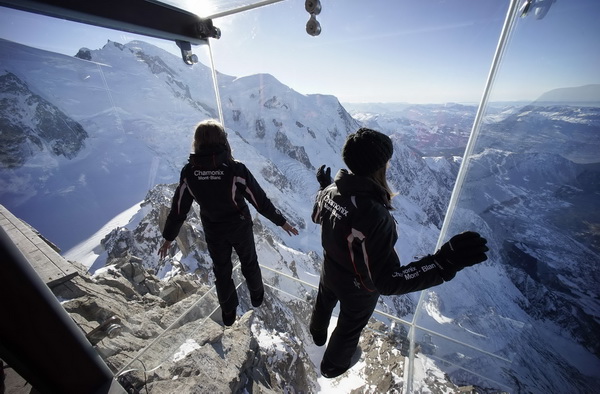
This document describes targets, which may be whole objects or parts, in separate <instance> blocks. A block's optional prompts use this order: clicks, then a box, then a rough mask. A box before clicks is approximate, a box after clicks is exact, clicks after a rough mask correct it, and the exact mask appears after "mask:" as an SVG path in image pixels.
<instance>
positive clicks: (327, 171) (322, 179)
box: [317, 164, 332, 189]
mask: <svg viewBox="0 0 600 394" xmlns="http://www.w3.org/2000/svg"><path fill="white" fill-rule="evenodd" d="M317 181H319V185H320V186H321V189H325V188H326V187H327V186H329V185H331V182H332V181H331V167H327V168H325V164H323V165H322V166H321V167H319V169H318V170H317Z"/></svg>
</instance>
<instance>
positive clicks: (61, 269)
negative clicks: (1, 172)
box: [0, 205, 77, 288]
mask: <svg viewBox="0 0 600 394" xmlns="http://www.w3.org/2000/svg"><path fill="white" fill-rule="evenodd" d="M0 226H2V228H3V229H4V231H6V233H7V234H8V236H9V237H10V239H11V240H12V241H13V242H14V243H15V245H17V248H19V250H20V251H21V253H23V255H24V256H25V258H27V260H28V261H29V263H30V264H31V266H32V267H33V268H34V269H35V271H36V272H37V273H38V275H39V276H40V278H42V280H43V281H44V283H46V285H48V287H50V288H52V287H54V286H56V285H58V284H60V283H63V282H65V281H68V280H69V279H71V278H73V277H74V276H75V275H77V270H76V269H75V268H74V267H73V266H72V265H71V263H69V262H68V261H67V260H65V259H64V258H63V257H62V256H61V255H60V254H59V253H58V251H57V250H55V249H54V248H53V247H52V246H51V245H50V243H49V242H48V241H46V240H45V239H44V238H43V237H42V236H40V234H39V233H38V232H36V231H35V230H34V229H33V228H32V227H31V226H29V225H28V224H26V223H25V222H23V221H22V220H21V219H19V218H17V217H15V216H14V215H13V214H12V213H11V212H10V211H9V210H8V209H6V208H5V207H4V206H3V205H0Z"/></svg>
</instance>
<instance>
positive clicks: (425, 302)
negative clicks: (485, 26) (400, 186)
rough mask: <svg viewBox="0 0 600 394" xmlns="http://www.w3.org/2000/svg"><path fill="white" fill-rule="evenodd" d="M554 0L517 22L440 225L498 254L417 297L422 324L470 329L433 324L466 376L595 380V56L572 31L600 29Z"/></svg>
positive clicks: (576, 386) (459, 373) (524, 388)
mask: <svg viewBox="0 0 600 394" xmlns="http://www.w3.org/2000/svg"><path fill="white" fill-rule="evenodd" d="M552 4H553V3H551V2H532V4H529V3H524V4H522V5H521V4H519V6H520V8H518V9H517V8H515V9H514V14H513V15H512V16H511V18H512V19H511V20H509V21H508V23H510V24H511V26H510V31H509V34H508V35H507V37H506V38H507V39H506V42H505V43H504V42H501V43H500V45H499V49H498V50H499V52H500V53H501V56H500V57H499V58H498V64H497V66H498V67H497V69H494V68H493V67H492V72H491V76H490V81H489V82H490V84H489V85H488V90H487V91H486V92H485V94H484V96H483V101H482V106H481V107H480V108H479V113H478V122H477V123H476V124H475V126H474V128H473V134H472V136H471V140H470V142H469V145H468V147H467V152H466V155H465V157H464V161H463V163H462V168H461V172H460V174H459V177H458V181H457V184H456V186H455V188H454V194H453V200H452V202H451V205H450V208H449V210H448V213H447V216H446V221H445V223H444V224H445V226H444V228H443V231H442V236H441V238H440V243H441V242H445V241H447V240H448V239H449V238H450V236H451V235H453V234H456V233H459V232H462V231H466V230H473V229H477V230H478V231H480V232H481V233H482V234H483V235H484V236H485V237H486V238H487V239H488V240H489V247H490V253H489V257H490V259H489V261H488V262H486V263H483V264H481V265H480V266H477V267H476V268H472V269H465V272H464V273H463V272H461V273H460V274H459V275H457V278H456V279H455V280H452V282H450V283H448V284H446V285H444V286H440V287H439V288H436V289H432V290H430V291H426V292H424V293H423V294H422V296H421V299H420V302H419V307H418V311H419V312H418V313H417V317H416V320H415V323H416V325H417V326H419V327H422V328H423V330H425V331H428V330H432V331H436V332H438V333H444V334H445V335H446V336H448V337H451V338H452V339H453V340H458V341H460V342H462V344H460V345H459V344H457V343H455V342H453V341H451V340H448V338H442V337H438V336H436V335H433V336H432V338H433V343H434V346H435V348H436V352H435V354H434V355H433V357H434V358H436V359H439V360H442V363H441V364H440V365H445V367H443V368H442V369H443V370H445V371H447V372H448V374H449V375H450V377H451V379H452V380H453V381H455V382H457V383H464V384H466V383H469V384H474V385H477V386H480V387H483V388H490V389H496V390H503V391H507V392H540V393H541V392H597V387H595V383H594V381H596V380H597V372H595V371H598V367H599V366H600V364H599V360H598V351H597V343H598V338H599V337H598V335H597V334H596V332H597V329H598V327H597V321H596V319H595V318H594V316H595V315H596V314H597V311H598V306H599V305H598V297H597V296H598V293H597V290H595V289H596V288H597V285H598V279H599V277H598V274H599V266H598V263H599V262H600V260H599V258H598V256H599V254H598V252H599V250H598V232H597V225H598V219H599V217H598V215H597V212H598V201H597V198H595V197H594V196H597V194H598V188H597V185H598V175H599V173H598V168H597V163H598V161H599V159H600V156H599V155H598V152H600V150H599V149H598V148H599V147H600V146H599V144H600V137H599V134H598V132H599V131H600V129H599V125H600V124H599V123H598V119H599V118H598V115H599V109H598V98H599V97H600V90H599V89H598V85H593V83H596V82H597V81H598V78H599V77H600V74H599V73H598V71H597V70H596V71H594V72H592V73H590V72H589V70H590V69H589V67H595V66H592V64H595V65H596V66H597V65H598V64H599V63H598V60H599V58H598V56H597V55H596V54H595V55H591V56H589V57H588V56H585V55H584V56H583V59H585V60H582V55H581V54H582V53H583V52H584V51H587V49H586V48H585V47H584V46H582V45H581V43H577V44H576V43H575V42H573V43H572V44H568V45H565V44H566V43H565V41H563V38H566V37H571V39H573V38H574V35H575V34H577V35H584V36H585V35H587V34H596V33H597V32H598V30H597V28H596V27H594V26H593V23H592V21H591V20H590V19H589V18H588V17H587V16H586V15H585V14H586V13H585V12H582V11H584V10H585V9H586V5H585V4H583V3H578V4H569V5H566V6H565V7H558V6H557V7H555V8H550V6H551V5H552ZM528 5H529V6H530V7H529V9H528ZM549 8H550V9H549ZM587 9H588V11H591V8H587ZM548 11H549V12H548ZM545 17H546V18H547V19H550V18H554V19H552V20H547V19H545ZM575 21H577V22H575ZM572 29H574V30H575V32H573V31H571V30H572ZM569 42H571V41H569ZM588 43H589V44H591V45H597V43H596V44H593V43H592V42H590V41H588ZM504 44H505V47H504V46H503V45H504ZM584 76H587V78H588V79H586V78H585V77H584ZM590 76H592V78H589V77H590ZM507 86H512V87H517V88H515V89H514V90H513V91H510V92H509V91H508V90H507ZM540 86H543V87H544V89H543V90H545V91H543V92H541V94H540V95H539V97H538V98H537V99H536V100H525V101H523V100H522V99H521V98H522V97H523V95H524V94H526V92H527V91H533V90H535V89H539V88H540ZM422 333H423V331H422V330H421V329H420V328H416V329H415V340H417V341H418V340H419V336H420V335H422ZM463 344H468V345H469V346H468V347H465V346H463Z"/></svg>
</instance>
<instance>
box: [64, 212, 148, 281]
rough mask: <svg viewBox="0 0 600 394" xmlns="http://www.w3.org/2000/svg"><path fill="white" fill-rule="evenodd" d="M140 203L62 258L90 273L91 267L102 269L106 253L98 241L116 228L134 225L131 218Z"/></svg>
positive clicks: (108, 223)
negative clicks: (79, 264) (85, 268)
mask: <svg viewBox="0 0 600 394" xmlns="http://www.w3.org/2000/svg"><path fill="white" fill-rule="evenodd" d="M141 203H142V202H139V203H137V204H136V205H134V206H132V207H131V208H129V209H126V210H125V211H123V212H121V213H120V214H118V215H117V216H115V217H114V218H113V219H112V220H110V221H108V222H107V223H106V224H104V226H102V227H101V228H100V230H98V231H97V232H96V233H94V235H92V236H91V237H90V238H88V239H86V240H85V241H83V242H80V243H79V244H77V245H75V246H74V247H73V248H71V249H69V250H68V251H66V252H65V253H64V254H63V257H64V258H65V259H67V260H71V261H77V262H79V263H81V264H82V265H84V266H85V267H87V268H88V269H89V270H91V271H92V272H93V271H94V270H93V269H92V266H95V267H102V266H103V265H104V263H105V261H106V253H105V252H104V250H103V248H102V245H101V243H100V241H102V239H103V238H104V237H106V235H108V233H110V232H111V231H112V230H114V229H115V228H117V227H124V226H126V225H127V224H130V225H133V224H135V223H131V218H132V217H133V216H134V215H135V214H136V213H138V211H139V210H140V207H141Z"/></svg>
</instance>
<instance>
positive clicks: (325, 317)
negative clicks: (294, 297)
mask: <svg viewBox="0 0 600 394" xmlns="http://www.w3.org/2000/svg"><path fill="white" fill-rule="evenodd" d="M337 302H338V299H337V297H336V295H335V294H334V293H333V292H332V291H331V290H330V289H328V288H327V287H325V285H324V284H323V281H319V292H318V293H317V299H316V300H315V305H314V307H313V311H312V315H311V317H310V326H309V329H310V333H311V335H312V337H313V341H314V342H315V345H317V346H323V345H324V344H325V342H326V341H327V329H328V328H329V320H331V313H332V312H333V308H335V305H336V304H337Z"/></svg>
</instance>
